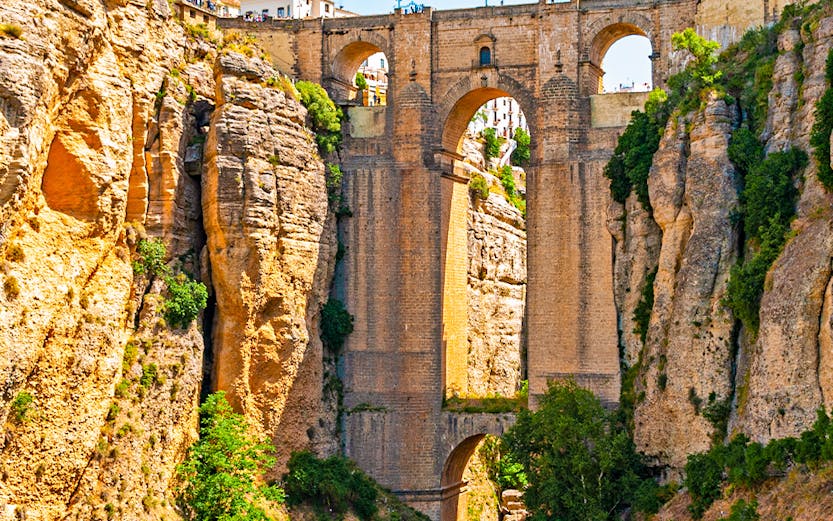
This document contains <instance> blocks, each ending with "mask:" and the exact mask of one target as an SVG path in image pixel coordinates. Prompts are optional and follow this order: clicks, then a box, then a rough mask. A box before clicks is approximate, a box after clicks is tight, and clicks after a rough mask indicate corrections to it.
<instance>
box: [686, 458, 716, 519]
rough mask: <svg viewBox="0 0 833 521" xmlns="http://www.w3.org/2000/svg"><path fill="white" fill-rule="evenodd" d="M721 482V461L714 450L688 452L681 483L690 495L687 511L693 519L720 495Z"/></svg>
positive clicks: (701, 514)
mask: <svg viewBox="0 0 833 521" xmlns="http://www.w3.org/2000/svg"><path fill="white" fill-rule="evenodd" d="M722 483H723V462H722V461H721V459H720V458H719V454H716V453H715V452H714V451H711V452H706V453H702V454H690V455H689V456H688V460H687V461H686V464H685V480H684V481H683V484H684V485H685V486H686V488H688V493H689V494H690V495H691V504H690V505H689V506H688V511H689V512H691V515H692V517H694V519H700V518H701V517H703V513H704V512H705V511H706V509H708V508H709V506H711V504H712V503H713V502H714V500H715V499H717V498H719V497H720V492H721V488H722Z"/></svg>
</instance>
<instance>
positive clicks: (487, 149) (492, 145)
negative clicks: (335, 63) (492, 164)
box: [480, 127, 503, 163]
mask: <svg viewBox="0 0 833 521" xmlns="http://www.w3.org/2000/svg"><path fill="white" fill-rule="evenodd" d="M480 135H481V136H483V142H484V144H483V159H484V160H485V161H486V162H487V163H488V162H489V160H490V159H492V158H493V157H497V156H498V154H500V146H501V145H502V144H503V138H499V137H498V136H497V133H496V132H495V129H494V128H492V127H488V128H484V129H483V132H481V133H480Z"/></svg>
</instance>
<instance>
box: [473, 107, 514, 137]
mask: <svg viewBox="0 0 833 521" xmlns="http://www.w3.org/2000/svg"><path fill="white" fill-rule="evenodd" d="M487 127H491V128H494V129H495V133H496V134H497V135H498V136H499V137H504V138H507V139H510V138H512V137H513V136H514V135H515V129H517V128H522V129H524V130H525V131H527V132H529V125H528V124H527V122H526V116H524V113H523V112H522V111H521V106H520V105H519V104H518V102H517V101H515V99H514V98H495V99H493V100H491V101H487V102H486V103H485V104H484V105H483V106H482V107H480V109H479V110H478V111H477V114H475V115H474V117H473V118H472V120H471V123H469V132H471V133H472V134H473V135H478V134H480V132H481V131H482V130H483V129H484V128H487Z"/></svg>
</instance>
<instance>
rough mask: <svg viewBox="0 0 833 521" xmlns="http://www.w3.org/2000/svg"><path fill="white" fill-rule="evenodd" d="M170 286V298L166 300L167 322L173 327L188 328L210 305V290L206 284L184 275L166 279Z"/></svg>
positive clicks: (165, 313) (165, 312)
mask: <svg viewBox="0 0 833 521" xmlns="http://www.w3.org/2000/svg"><path fill="white" fill-rule="evenodd" d="M165 283H166V284H167V285H168V298H166V299H165V304H164V315H165V320H166V321H167V322H168V324H169V325H171V326H173V327H181V328H186V327H188V326H189V325H190V324H191V322H192V321H193V320H194V319H195V318H197V316H198V315H199V314H200V312H201V311H202V310H203V309H205V306H206V304H207V303H208V290H207V289H206V287H205V284H203V283H202V282H197V281H195V280H192V279H191V278H190V277H188V276H186V275H185V274H184V273H180V274H179V275H177V276H175V277H171V276H169V277H165Z"/></svg>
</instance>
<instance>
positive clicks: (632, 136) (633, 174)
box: [604, 111, 664, 211]
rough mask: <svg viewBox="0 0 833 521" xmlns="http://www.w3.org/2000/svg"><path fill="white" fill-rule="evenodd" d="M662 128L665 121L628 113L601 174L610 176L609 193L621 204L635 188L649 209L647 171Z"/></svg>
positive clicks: (636, 113) (641, 113) (638, 113)
mask: <svg viewBox="0 0 833 521" xmlns="http://www.w3.org/2000/svg"><path fill="white" fill-rule="evenodd" d="M663 127H664V122H661V121H657V119H656V118H655V117H652V116H650V115H649V114H647V113H645V112H640V111H634V112H632V113H631V120H630V122H629V123H628V126H627V128H625V131H624V132H623V133H622V135H621V136H619V141H618V142H617V144H616V148H615V149H614V151H613V157H612V158H610V161H609V162H608V163H607V165H606V166H605V169H604V176H605V177H607V178H608V179H610V193H611V196H612V197H613V199H614V200H615V201H618V202H620V203H624V202H625V200H626V199H627V198H628V196H629V195H630V193H631V190H632V189H634V190H636V195H637V198H638V199H639V202H641V203H642V206H643V208H645V209H646V210H648V211H650V210H651V202H650V199H649V197H648V173H649V171H650V169H651V162H652V161H653V159H654V153H655V152H656V151H657V149H658V148H659V140H660V137H661V135H662V134H661V133H662V130H663Z"/></svg>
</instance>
